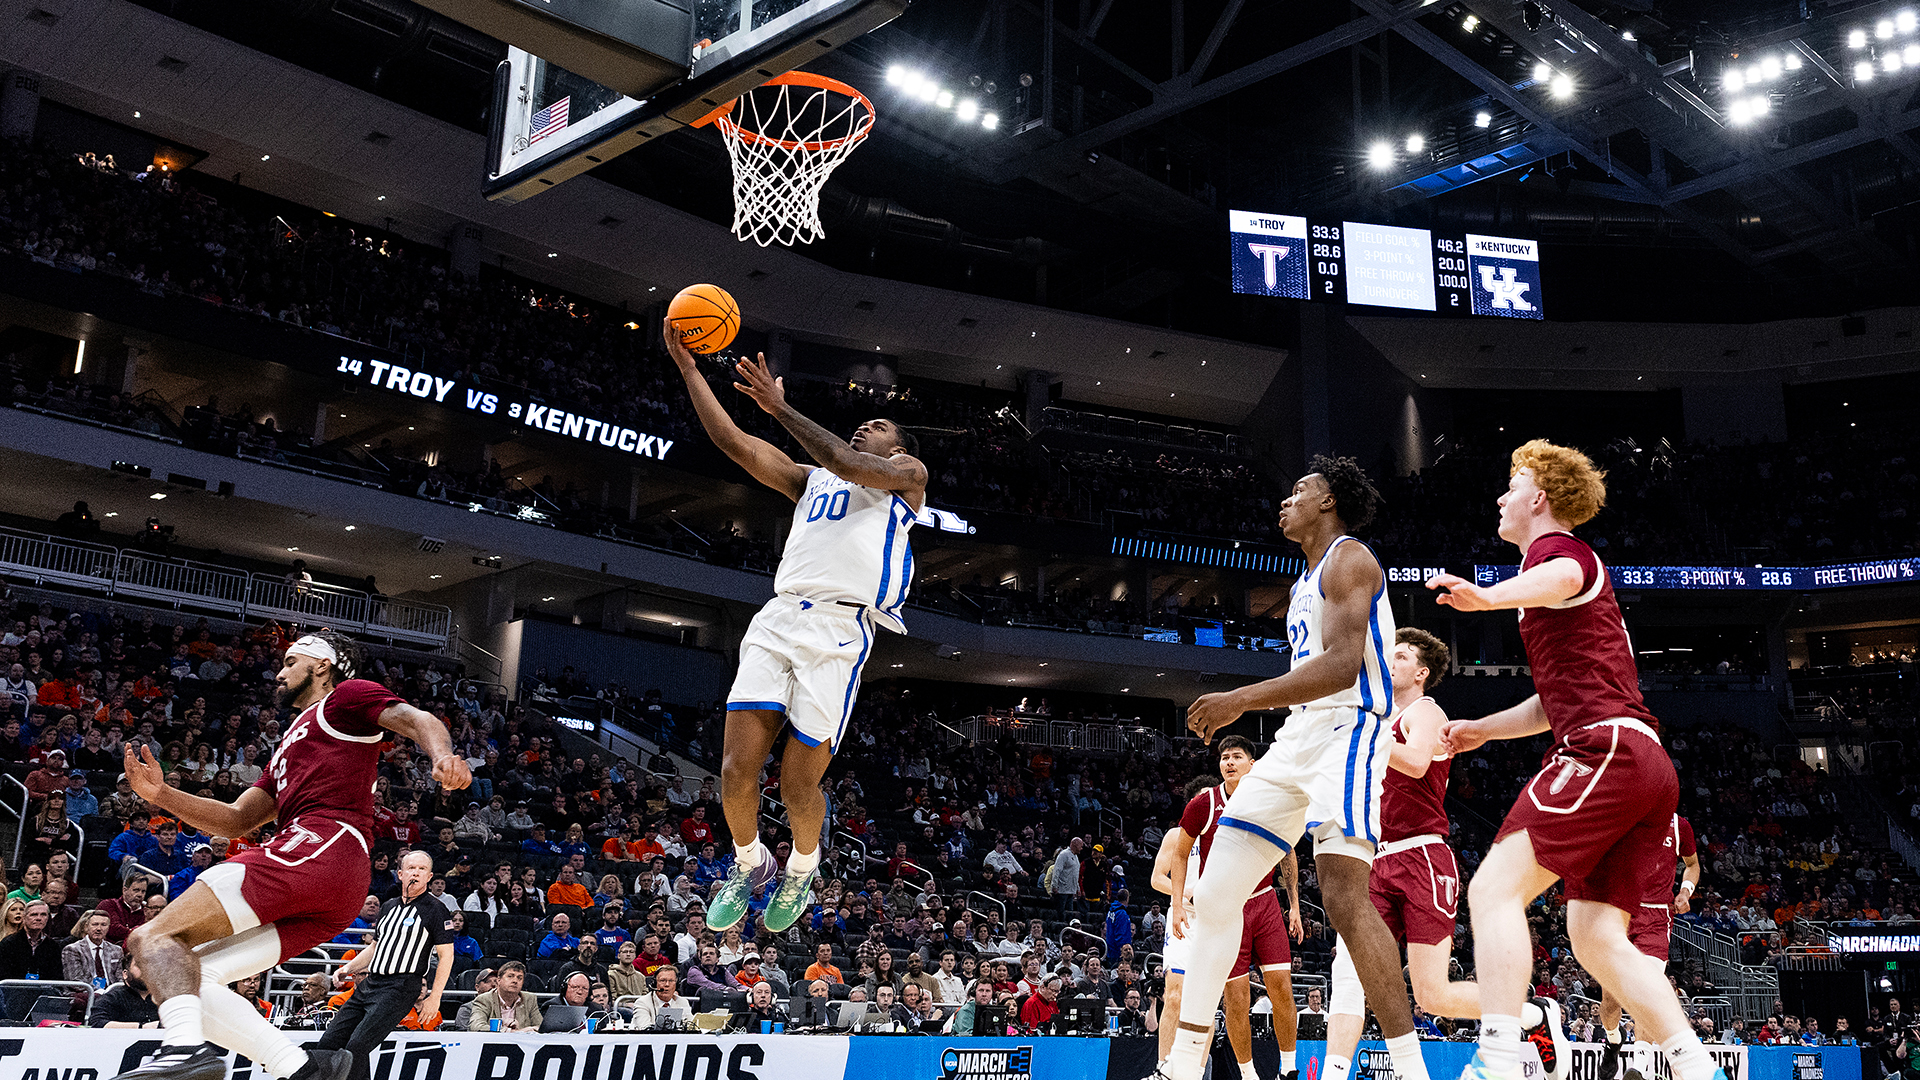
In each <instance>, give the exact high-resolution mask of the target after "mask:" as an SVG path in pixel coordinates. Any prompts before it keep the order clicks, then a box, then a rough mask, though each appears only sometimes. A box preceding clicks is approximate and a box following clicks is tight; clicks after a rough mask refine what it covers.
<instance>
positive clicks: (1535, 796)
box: [1499, 719, 1680, 915]
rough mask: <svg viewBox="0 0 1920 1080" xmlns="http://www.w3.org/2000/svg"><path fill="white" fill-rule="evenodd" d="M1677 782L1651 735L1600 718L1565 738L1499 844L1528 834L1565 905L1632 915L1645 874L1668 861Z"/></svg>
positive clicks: (1641, 727)
mask: <svg viewBox="0 0 1920 1080" xmlns="http://www.w3.org/2000/svg"><path fill="white" fill-rule="evenodd" d="M1679 800H1680V781H1679V778H1678V777H1676V776H1675V775H1674V772H1673V761H1672V759H1670V758H1668V757H1667V751H1666V748H1665V747H1663V746H1661V745H1660V738H1659V736H1657V735H1655V734H1654V733H1653V729H1651V728H1649V727H1647V725H1645V724H1643V723H1641V722H1640V721H1638V720H1634V719H1618V720H1602V721H1600V722H1599V723H1596V724H1589V725H1587V726H1586V727H1583V728H1576V729H1575V730H1573V731H1571V732H1569V733H1568V734H1567V736H1566V738H1564V739H1562V740H1561V741H1560V743H1559V744H1558V745H1557V746H1555V747H1554V749H1553V752H1552V754H1551V756H1550V757H1549V758H1548V759H1547V762H1546V764H1545V765H1544V766H1543V767H1542V768H1541V770H1540V771H1539V772H1538V773H1537V774H1535V776H1534V778H1533V779H1532V780H1530V781H1528V782H1527V786H1526V788H1525V789H1523V790H1522V791H1521V792H1520V798H1519V799H1517V800H1515V801H1514V804H1513V809H1512V810H1511V811H1509V812H1508V813H1507V820H1506V821H1504V822H1503V823H1501V825H1500V836H1499V839H1505V838H1506V837H1508V836H1510V835H1512V834H1514V833H1517V832H1520V831H1521V830H1523V829H1524V830H1525V831H1526V833H1527V836H1528V838H1529V839H1530V840H1531V841H1532V842H1533V858H1534V861H1535V862H1537V863H1539V864H1540V866H1541V867H1543V868H1544V869H1546V870H1549V871H1551V872H1552V873H1553V874H1554V875H1555V876H1557V877H1559V878H1560V880H1561V881H1562V882H1563V883H1564V884H1565V889H1566V896H1567V899H1569V900H1592V901H1597V902H1599V903H1602V904H1609V905H1611V906H1613V907H1617V908H1619V909H1620V910H1621V911H1624V912H1626V913H1627V914H1628V915H1632V914H1633V913H1634V912H1636V911H1638V910H1639V908H1640V903H1641V901H1642V900H1643V899H1645V897H1644V893H1645V891H1646V881H1647V879H1648V877H1649V876H1651V875H1649V874H1648V872H1647V871H1648V869H1649V868H1650V867H1651V866H1653V865H1654V864H1655V863H1656V862H1657V861H1659V860H1661V859H1667V860H1671V859H1672V858H1673V850H1672V849H1671V848H1669V847H1667V846H1666V841H1667V838H1668V837H1669V836H1671V835H1672V832H1673V814H1674V808H1675V807H1676V806H1677V805H1678V804H1679Z"/></svg>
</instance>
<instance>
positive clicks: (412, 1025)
mask: <svg viewBox="0 0 1920 1080" xmlns="http://www.w3.org/2000/svg"><path fill="white" fill-rule="evenodd" d="M432 992H433V980H432V979H422V980H420V997H419V998H418V999H416V1000H415V1001H414V1003H413V1008H411V1009H408V1010H407V1018H406V1019H405V1020H402V1021H400V1026H401V1027H403V1028H406V1029H407V1030H408V1031H433V1030H436V1029H438V1028H439V1027H440V1024H441V1023H442V1022H443V1021H444V1020H445V1019H446V1018H445V1017H443V1016H441V1015H440V1011H439V1010H438V1009H436V1010H434V1011H433V1012H431V1013H429V1014H427V1015H426V1016H425V1017H422V1016H421V1015H420V1002H422V1001H425V1000H426V999H427V995H428V994H430V993H432Z"/></svg>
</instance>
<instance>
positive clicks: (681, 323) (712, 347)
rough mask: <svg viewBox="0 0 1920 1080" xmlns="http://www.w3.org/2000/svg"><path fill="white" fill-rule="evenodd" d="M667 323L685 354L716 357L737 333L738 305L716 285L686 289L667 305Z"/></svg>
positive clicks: (690, 286) (738, 330) (693, 286)
mask: <svg viewBox="0 0 1920 1080" xmlns="http://www.w3.org/2000/svg"><path fill="white" fill-rule="evenodd" d="M667 322H669V323H671V324H673V328H674V329H675V330H677V331H679V332H680V344H682V345H684V346H686V348H687V351H688V352H693V353H700V354H702V355H705V354H708V353H717V352H719V351H720V350H721V349H724V348H726V347H727V346H728V345H731V344H733V335H735V334H737V333H739V332H740V305H739V304H736V303H734V302H733V297H731V296H729V295H727V290H725V289H723V288H721V287H720V286H718V285H689V286H687V287H686V288H684V289H681V290H680V293H679V295H677V296H675V297H674V298H673V302H672V303H670V304H668V305H667Z"/></svg>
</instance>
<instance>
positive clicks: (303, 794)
mask: <svg viewBox="0 0 1920 1080" xmlns="http://www.w3.org/2000/svg"><path fill="white" fill-rule="evenodd" d="M357 654H358V650H357V649H356V648H355V647H354V645H353V643H352V642H350V641H348V640H347V639H346V638H345V637H343V636H341V635H339V634H335V633H334V632H332V631H330V630H319V631H316V632H315V633H312V634H308V635H307V636H305V637H303V638H301V639H300V640H298V641H296V642H294V643H293V644H292V645H289V646H287V652H286V656H285V658H284V659H283V660H282V662H281V667H280V674H279V675H278V676H277V677H276V680H275V681H276V682H277V683H278V684H279V690H278V691H277V694H276V696H277V699H278V702H279V704H280V705H281V706H283V707H285V706H291V707H293V708H295V709H299V710H301V712H300V715H299V718H298V719H296V720H294V722H293V723H292V724H291V725H289V726H288V728H287V731H286V734H285V735H283V736H282V737H281V739H280V745H279V748H278V749H276V750H275V751H274V753H273V760H272V761H271V762H270V763H269V764H268V765H267V768H266V770H265V771H264V772H262V773H261V774H260V779H259V780H258V781H257V782H256V783H255V784H254V785H253V786H252V787H250V788H248V789H247V790H245V791H243V792H241V793H240V797H239V798H238V799H235V800H234V801H233V802H231V803H225V802H220V801H218V800H215V799H205V798H201V797H199V796H196V795H189V794H187V793H186V792H184V791H180V790H179V789H177V788H172V787H169V786H167V783H166V778H165V777H164V775H163V774H162V771H161V767H160V763H159V762H157V761H155V760H154V757H153V751H151V750H149V749H147V748H145V747H142V748H140V750H139V752H138V753H137V754H136V752H135V749H134V745H133V744H132V743H129V744H127V756H126V768H127V779H128V780H129V781H131V782H132V784H133V790H134V791H135V792H136V793H138V794H139V796H140V797H141V798H143V799H145V800H147V802H149V803H151V804H152V805H153V806H154V807H156V808H157V809H160V810H163V811H165V812H167V813H169V814H173V815H175V816H176V817H179V818H180V819H181V820H182V821H186V822H188V823H190V824H192V825H195V826H198V827H199V828H200V829H202V830H203V831H205V832H208V833H211V834H213V835H216V836H241V835H244V834H246V833H248V832H251V831H253V830H254V829H257V828H259V827H260V826H262V825H264V824H266V823H267V822H269V821H277V822H278V823H279V830H278V832H276V833H275V835H274V837H273V839H272V840H271V841H269V842H268V843H266V844H264V845H262V846H260V847H251V848H248V849H247V850H246V851H243V852H241V853H240V854H239V855H236V856H234V857H233V858H231V859H228V860H227V861H226V862H223V863H221V864H220V865H218V866H215V867H212V868H210V869H208V870H207V871H206V872H205V873H203V874H201V875H200V877H199V880H197V881H195V882H194V883H193V885H192V886H191V887H190V888H188V889H187V891H186V892H184V893H181V894H180V898H179V899H177V900H175V901H174V902H173V903H171V904H168V905H167V907H166V910H165V911H163V912H161V913H160V915H158V916H157V917H155V918H154V919H152V920H150V921H149V922H147V923H146V924H145V925H143V926H140V927H138V928H136V929H135V930H134V931H133V933H132V934H131V935H129V936H128V938H127V951H128V952H130V953H132V954H133V958H134V959H135V960H137V961H139V963H140V969H141V971H142V972H143V973H144V974H145V976H146V980H147V985H148V986H149V987H151V988H152V990H153V997H154V999H155V1000H156V1001H157V1002H158V1003H159V1006H160V1023H161V1026H162V1027H163V1028H164V1029H165V1030H166V1034H165V1036H164V1038H163V1039H162V1040H161V1047H160V1051H159V1053H157V1054H156V1055H154V1056H153V1057H152V1058H151V1059H149V1060H148V1061H147V1062H146V1063H145V1064H143V1065H140V1066H138V1067H136V1068H134V1069H131V1070H129V1071H127V1072H124V1073H121V1074H120V1078H119V1080H221V1078H222V1077H224V1076H225V1075H226V1070H227V1063H226V1060H225V1058H224V1057H223V1056H222V1055H221V1054H220V1053H219V1052H218V1051H216V1050H214V1049H213V1048H212V1047H210V1046H207V1045H206V1044H207V1042H208V1041H211V1042H212V1043H214V1044H215V1045H216V1046H223V1047H226V1048H227V1049H229V1050H232V1051H234V1052H235V1053H237V1054H243V1055H245V1056H247V1057H249V1058H252V1059H253V1060H254V1061H257V1062H259V1063H260V1065H261V1067H262V1068H264V1069H265V1070H266V1071H267V1072H269V1073H271V1074H273V1075H274V1076H278V1077H292V1078H295V1080H309V1078H311V1080H345V1077H346V1076H347V1075H348V1074H349V1073H350V1072H351V1070H352V1068H353V1055H352V1054H351V1053H348V1052H347V1051H344V1050H315V1051H313V1052H311V1053H309V1052H308V1051H305V1050H302V1049H301V1048H300V1047H298V1046H296V1045H295V1044H294V1043H293V1041H292V1040H290V1039H288V1038H287V1037H286V1036H285V1035H282V1034H281V1033H280V1031H279V1029H278V1028H275V1027H274V1026H273V1025H272V1024H271V1023H269V1022H268V1021H267V1019H266V1018H265V1017H263V1016H261V1015H260V1013H259V1012H258V1011H256V1010H255V1009H254V1007H253V1005H252V1003H250V1002H248V1001H247V1000H245V999H244V998H242V997H240V996H239V995H238V994H235V993H234V992H233V991H231V990H229V989H227V984H228V983H231V982H235V981H237V980H239V979H242V978H245V977H246V976H249V975H254V974H257V973H259V972H262V971H265V970H266V969H267V968H270V967H272V966H273V965H275V964H278V963H280V962H281V961H283V960H286V959H288V958H289V957H293V956H298V955H299V954H301V953H303V952H306V951H307V950H308V949H311V948H313V947H314V946H315V945H318V944H319V943H321V942H323V941H325V940H327V939H328V938H331V937H333V936H334V935H335V934H338V933H339V932H340V931H341V930H344V929H345V928H346V926H347V924H348V923H350V922H352V921H353V918H354V916H355V914H357V913H358V911H359V909H360V904H361V902H362V901H363V900H364V899H365V897H366V894H367V885H368V883H369V881H370V880H371V878H372V873H373V863H372V858H371V856H370V855H369V847H368V836H369V833H370V831H371V829H372V825H373V788H374V784H375V782H376V781H377V780H378V778H379V766H380V743H381V741H382V740H383V739H384V738H385V736H386V732H388V731H392V732H397V733H398V734H401V735H405V736H407V737H408V738H410V739H412V740H413V741H414V742H416V743H418V744H419V745H420V749H421V750H422V751H424V752H425V753H426V754H427V756H428V757H429V758H430V759H431V760H432V762H433V778H434V779H435V780H436V781H438V782H439V783H440V785H441V787H443V788H445V789H446V790H448V791H453V790H455V789H458V788H464V787H466V786H467V785H468V784H470V783H472V779H473V778H472V774H471V772H470V771H469V770H468V768H467V763H466V761H465V760H464V759H462V758H461V757H460V756H459V755H458V754H456V753H454V750H453V741H452V739H451V738H449V736H448V734H447V728H446V725H445V724H442V723H441V722H440V720H439V719H438V718H437V717H435V716H434V715H433V714H431V713H427V712H422V711H421V710H419V709H416V708H414V707H413V706H411V705H408V704H407V703H406V702H404V701H401V700H400V698H399V697H397V696H395V695H394V694H393V693H392V692H391V691H389V690H388V689H387V688H386V687H384V686H382V685H380V684H379V683H376V682H369V681H367V680H364V679H355V678H354V677H353V675H354V671H355V670H356V668H357V667H358V664H357V662H356V661H357V660H358V655H357ZM203 946H205V948H202V947H203Z"/></svg>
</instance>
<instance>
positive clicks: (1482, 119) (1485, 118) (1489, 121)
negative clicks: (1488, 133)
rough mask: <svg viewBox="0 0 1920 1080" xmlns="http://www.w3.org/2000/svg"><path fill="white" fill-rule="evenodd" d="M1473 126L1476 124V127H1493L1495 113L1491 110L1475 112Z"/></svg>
mask: <svg viewBox="0 0 1920 1080" xmlns="http://www.w3.org/2000/svg"><path fill="white" fill-rule="evenodd" d="M1473 126H1474V127H1477V128H1486V127H1492V126H1493V114H1492V113H1490V112H1477V113H1474V114H1473Z"/></svg>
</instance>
